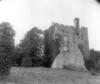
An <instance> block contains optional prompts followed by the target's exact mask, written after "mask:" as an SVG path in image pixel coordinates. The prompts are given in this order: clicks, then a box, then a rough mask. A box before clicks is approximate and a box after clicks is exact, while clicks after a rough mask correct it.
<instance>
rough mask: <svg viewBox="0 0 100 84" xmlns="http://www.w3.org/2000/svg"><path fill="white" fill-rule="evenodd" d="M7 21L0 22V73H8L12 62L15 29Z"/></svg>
mask: <svg viewBox="0 0 100 84" xmlns="http://www.w3.org/2000/svg"><path fill="white" fill-rule="evenodd" d="M12 27H13V26H12V25H11V24H10V23H8V22H2V23H1V24H0V74H1V75H5V74H8V72H9V70H10V68H11V64H12V53H13V49H14V36H15V31H14V30H13V29H12Z"/></svg>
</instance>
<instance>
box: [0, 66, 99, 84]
mask: <svg viewBox="0 0 100 84" xmlns="http://www.w3.org/2000/svg"><path fill="white" fill-rule="evenodd" d="M0 84H100V76H91V74H90V73H88V72H76V71H67V70H61V69H49V68H16V67H13V68H12V69H11V73H10V75H9V76H8V77H7V78H5V79H4V80H1V81H0Z"/></svg>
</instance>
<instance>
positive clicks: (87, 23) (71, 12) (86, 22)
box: [0, 0, 100, 51]
mask: <svg viewBox="0 0 100 84" xmlns="http://www.w3.org/2000/svg"><path fill="white" fill-rule="evenodd" d="M75 17H78V18H80V27H81V26H84V27H87V28H88V35H89V36H88V38H89V47H90V49H91V48H94V49H95V50H99V51H100V4H99V3H97V2H96V0H3V1H1V2H0V22H4V21H6V22H10V23H11V25H13V29H14V30H15V31H16V36H15V44H16V45H17V44H19V43H20V40H22V39H23V37H24V35H25V34H26V33H27V31H29V30H30V29H31V28H32V27H38V28H40V29H42V30H45V29H48V28H49V26H51V24H52V21H54V22H57V23H60V24H64V25H74V21H73V19H74V18H75Z"/></svg>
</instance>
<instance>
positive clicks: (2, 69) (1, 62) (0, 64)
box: [0, 53, 11, 76]
mask: <svg viewBox="0 0 100 84" xmlns="http://www.w3.org/2000/svg"><path fill="white" fill-rule="evenodd" d="M9 57H10V56H9ZM9 57H8V55H7V54H4V53H0V76H4V75H5V76H7V75H9V72H10V69H11V59H10V58H9Z"/></svg>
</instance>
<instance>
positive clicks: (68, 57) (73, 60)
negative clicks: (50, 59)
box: [52, 19, 89, 70]
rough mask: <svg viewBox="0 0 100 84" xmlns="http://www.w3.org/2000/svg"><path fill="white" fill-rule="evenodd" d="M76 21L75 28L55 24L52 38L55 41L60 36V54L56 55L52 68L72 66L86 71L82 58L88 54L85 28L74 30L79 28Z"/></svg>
mask: <svg viewBox="0 0 100 84" xmlns="http://www.w3.org/2000/svg"><path fill="white" fill-rule="evenodd" d="M78 21H79V20H78V19H75V25H76V26H75V27H73V26H67V25H66V26H64V25H59V24H55V31H54V37H55V39H56V38H58V36H60V48H59V49H60V54H59V55H57V57H56V59H55V61H54V63H53V65H52V67H53V68H62V67H63V66H65V65H66V66H67V65H70V64H73V65H74V66H76V67H80V68H82V69H84V70H86V68H85V66H84V56H85V57H87V56H88V53H89V44H88V34H87V29H86V28H81V29H79V28H76V27H79V22H78ZM76 23H77V24H78V25H77V24H76ZM58 39H59V38H58ZM80 45H81V46H82V47H81V48H82V50H81V49H80V47H79V46H80ZM82 51H83V52H82Z"/></svg>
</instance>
